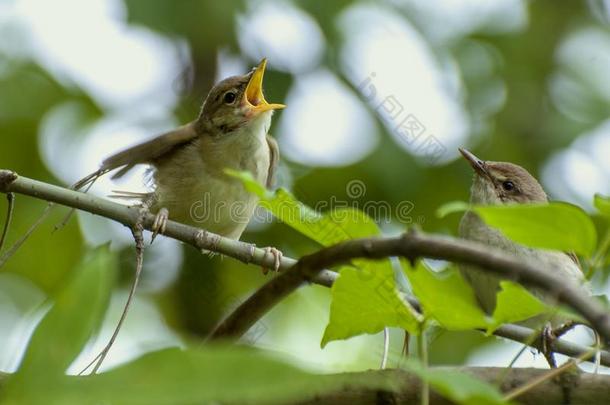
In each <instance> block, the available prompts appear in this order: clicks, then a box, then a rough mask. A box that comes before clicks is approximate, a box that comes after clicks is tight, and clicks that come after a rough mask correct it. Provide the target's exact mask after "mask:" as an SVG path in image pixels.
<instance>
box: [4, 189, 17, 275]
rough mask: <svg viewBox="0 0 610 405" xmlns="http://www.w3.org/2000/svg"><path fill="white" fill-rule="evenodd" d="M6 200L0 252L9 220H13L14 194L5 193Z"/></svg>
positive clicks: (9, 223)
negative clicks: (6, 205) (6, 206)
mask: <svg viewBox="0 0 610 405" xmlns="http://www.w3.org/2000/svg"><path fill="white" fill-rule="evenodd" d="M6 200H7V202H8V208H7V213H6V221H5V222H4V229H2V236H0V252H2V247H3V246H4V241H5V240H6V235H7V234H8V230H9V228H10V227H11V221H12V220H13V209H14V208H15V194H14V193H6ZM0 267H1V266H0Z"/></svg>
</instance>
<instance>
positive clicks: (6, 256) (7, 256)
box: [0, 203, 55, 269]
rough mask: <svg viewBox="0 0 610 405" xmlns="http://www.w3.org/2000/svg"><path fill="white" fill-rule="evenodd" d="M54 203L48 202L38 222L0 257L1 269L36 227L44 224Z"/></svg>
mask: <svg viewBox="0 0 610 405" xmlns="http://www.w3.org/2000/svg"><path fill="white" fill-rule="evenodd" d="M54 205H55V204H53V203H48V204H47V206H46V207H45V209H44V211H43V212H42V214H41V215H40V216H39V217H38V219H37V220H36V222H34V223H33V224H32V226H30V228H29V229H28V230H27V231H26V232H25V234H24V235H23V236H22V237H21V238H19V239H18V240H17V241H16V242H15V243H13V245H12V246H11V247H10V248H9V249H7V251H6V252H4V254H3V255H2V257H0V269H1V268H2V267H3V266H4V265H5V264H6V262H7V261H8V260H9V259H10V258H11V257H13V255H14V254H15V253H16V252H17V251H18V250H19V248H20V247H21V245H23V244H24V243H25V242H26V241H27V240H28V238H29V237H30V236H31V235H32V234H33V233H34V231H35V230H36V229H38V227H39V226H40V224H42V223H43V222H44V220H45V219H47V217H48V216H49V214H50V213H51V209H52V208H53V206H54Z"/></svg>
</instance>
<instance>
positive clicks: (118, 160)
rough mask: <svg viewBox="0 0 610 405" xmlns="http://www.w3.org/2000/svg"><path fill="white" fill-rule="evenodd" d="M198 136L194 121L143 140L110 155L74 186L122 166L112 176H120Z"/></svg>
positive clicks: (83, 183) (87, 182)
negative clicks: (94, 170)
mask: <svg viewBox="0 0 610 405" xmlns="http://www.w3.org/2000/svg"><path fill="white" fill-rule="evenodd" d="M196 137H197V132H196V131H195V125H194V122H191V123H189V124H186V125H183V126H181V127H179V128H176V129H174V130H173V131H170V132H166V133H164V134H163V135H160V136H158V137H156V138H154V139H151V140H150V141H147V142H143V143H141V144H139V145H136V146H133V147H131V148H128V149H125V150H124V151H121V152H119V153H117V154H115V155H112V156H110V157H109V158H107V159H106V160H104V161H103V162H102V165H101V167H100V168H99V170H97V171H96V172H94V173H91V174H90V175H88V176H86V177H84V178H82V179H81V180H79V181H78V182H77V183H76V184H74V186H72V187H73V188H74V189H76V190H78V189H81V188H83V187H84V186H86V185H88V184H91V183H92V182H94V181H95V180H97V179H98V178H99V177H100V176H103V175H104V174H106V173H108V172H109V171H111V170H114V169H118V168H119V167H122V169H121V170H119V171H118V172H117V173H116V174H115V175H114V176H113V177H112V178H113V179H116V178H119V177H121V176H123V175H125V173H127V172H128V171H129V170H131V169H132V168H133V167H134V166H135V165H137V164H141V163H152V162H154V161H155V160H157V159H159V158H160V157H161V156H163V155H165V154H167V153H170V152H171V151H172V150H174V148H176V147H178V146H180V145H183V144H185V143H188V142H190V141H192V140H193V139H195V138H196Z"/></svg>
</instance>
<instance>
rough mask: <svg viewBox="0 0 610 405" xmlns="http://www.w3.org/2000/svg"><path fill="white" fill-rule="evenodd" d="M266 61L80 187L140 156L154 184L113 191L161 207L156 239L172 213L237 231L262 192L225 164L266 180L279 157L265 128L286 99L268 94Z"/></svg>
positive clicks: (226, 232)
mask: <svg viewBox="0 0 610 405" xmlns="http://www.w3.org/2000/svg"><path fill="white" fill-rule="evenodd" d="M265 67H266V59H263V60H262V61H261V63H260V64H259V65H258V67H256V68H255V69H253V70H252V71H251V72H249V73H247V74H245V75H243V76H233V77H229V78H227V79H224V80H222V81H221V82H219V83H218V84H216V85H215V86H214V87H213V88H212V90H211V91H210V92H209V94H208V96H207V98H206V100H205V101H204V103H203V107H202V108H201V113H200V114H199V117H198V118H197V119H196V120H194V121H192V122H190V123H188V124H186V125H183V126H181V127H179V128H177V129H175V130H173V131H170V132H167V133H165V134H163V135H161V136H159V137H157V138H154V139H152V140H150V141H148V142H144V143H142V144H139V145H136V146H133V147H131V148H129V149H127V150H124V151H122V152H119V153H117V154H115V155H113V156H110V157H109V158H107V159H106V160H104V161H103V162H102V165H101V167H100V169H99V170H98V171H96V172H95V173H92V174H91V175H89V176H87V177H85V178H84V179H82V180H81V181H79V182H78V183H77V184H76V185H75V188H77V189H80V188H83V187H85V186H86V185H88V184H90V183H92V182H93V181H95V180H96V179H97V178H98V177H99V176H101V175H103V174H106V173H108V172H110V171H112V170H115V169H120V170H119V171H118V172H117V173H116V174H115V175H114V176H113V178H119V177H121V176H123V175H125V174H126V173H127V172H128V171H129V170H130V169H132V168H133V167H134V166H136V165H138V164H148V165H151V166H152V168H153V172H152V183H153V190H152V191H151V192H150V193H131V192H118V193H117V194H116V195H115V197H120V198H132V199H133V198H135V199H139V200H140V201H141V203H142V204H143V205H144V206H145V207H146V208H148V209H149V210H150V211H151V212H153V213H156V214H157V219H156V221H155V224H154V233H153V239H154V237H155V236H156V235H157V233H163V232H164V231H165V224H166V222H167V219H168V218H169V219H172V220H175V221H178V222H182V223H185V224H189V225H193V226H197V227H200V228H203V229H205V230H206V231H210V232H214V233H217V234H220V235H222V236H226V237H229V238H233V239H239V237H240V236H241V234H242V233H243V231H244V229H245V228H246V225H247V224H248V222H249V220H250V217H251V216H252V214H253V212H254V209H255V208H256V205H257V201H258V199H257V197H256V196H254V195H253V194H251V193H249V192H248V191H247V190H246V189H245V188H244V187H243V185H242V184H241V182H240V181H239V180H237V179H235V178H232V177H230V176H228V175H227V174H226V173H225V169H227V168H229V169H234V170H240V171H249V172H251V173H252V174H253V176H254V178H255V179H256V180H258V181H259V182H260V183H262V184H266V185H267V186H268V187H269V186H271V184H272V182H273V177H274V173H275V170H276V167H277V164H278V160H279V150H278V147H277V143H276V142H275V140H273V138H271V137H270V136H269V135H268V130H269V127H270V125H271V116H272V114H273V111H274V110H277V109H281V108H284V107H285V106H284V105H283V104H269V103H268V102H267V101H266V100H265V97H264V95H263V88H262V86H263V75H264V73H265ZM273 253H274V254H275V253H277V252H273ZM276 263H277V262H276ZM277 264H278V265H279V263H277Z"/></svg>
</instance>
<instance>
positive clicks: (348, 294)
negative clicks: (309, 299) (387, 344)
mask: <svg viewBox="0 0 610 405" xmlns="http://www.w3.org/2000/svg"><path fill="white" fill-rule="evenodd" d="M332 296H333V300H332V303H331V306H330V320H329V322H328V326H327V327H326V330H325V331H324V337H323V338H322V343H321V346H322V347H324V346H325V345H326V344H327V343H328V342H330V341H332V340H338V339H347V338H349V337H352V336H356V335H360V334H362V333H377V332H379V331H380V330H382V329H383V328H384V327H386V326H394V327H399V328H402V329H405V330H407V331H409V332H410V333H411V334H419V333H420V326H421V322H422V321H423V318H422V317H421V315H420V314H418V313H417V311H415V310H414V309H413V308H412V307H411V305H410V304H409V303H408V302H407V301H406V300H405V299H404V298H402V297H401V296H400V294H399V292H398V290H397V288H396V283H395V281H394V278H393V277H384V276H382V275H380V274H378V273H375V272H371V271H370V270H356V269H352V268H344V269H342V270H341V272H340V276H339V278H338V279H337V281H335V284H334V285H333V287H332Z"/></svg>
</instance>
